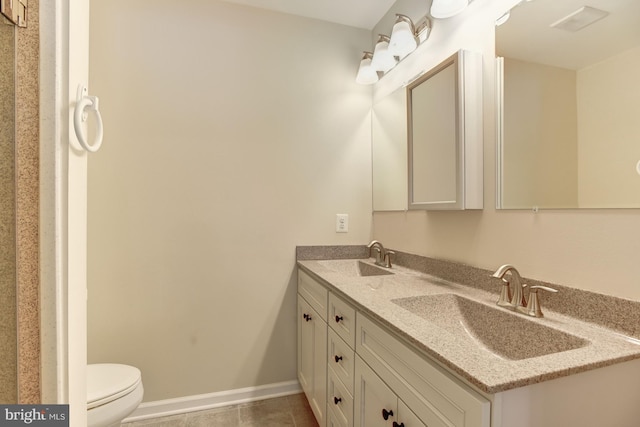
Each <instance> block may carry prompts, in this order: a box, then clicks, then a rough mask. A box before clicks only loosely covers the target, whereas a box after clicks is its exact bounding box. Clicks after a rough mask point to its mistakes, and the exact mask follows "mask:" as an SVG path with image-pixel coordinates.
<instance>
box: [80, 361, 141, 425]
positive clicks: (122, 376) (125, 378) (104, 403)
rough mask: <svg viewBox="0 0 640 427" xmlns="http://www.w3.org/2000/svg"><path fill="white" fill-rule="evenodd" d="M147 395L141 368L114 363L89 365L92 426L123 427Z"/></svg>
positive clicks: (89, 399) (90, 417)
mask: <svg viewBox="0 0 640 427" xmlns="http://www.w3.org/2000/svg"><path fill="white" fill-rule="evenodd" d="M143 393H144V389H143V388H142V376H141V374H140V370H139V369H138V368H134V367H133V366H127V365H119V364H113V363H101V364H95V365H88V366H87V419H88V425H89V427H111V426H119V425H120V423H121V422H122V420H124V419H125V418H126V417H127V416H128V415H129V414H131V413H132V412H133V411H134V410H135V409H136V408H137V407H138V405H140V402H142V394H143Z"/></svg>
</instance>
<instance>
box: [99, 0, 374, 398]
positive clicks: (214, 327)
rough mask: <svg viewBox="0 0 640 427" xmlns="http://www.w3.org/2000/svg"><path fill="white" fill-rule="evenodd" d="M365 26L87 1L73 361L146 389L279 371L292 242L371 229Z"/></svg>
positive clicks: (287, 357) (226, 386) (158, 3)
mask: <svg viewBox="0 0 640 427" xmlns="http://www.w3.org/2000/svg"><path fill="white" fill-rule="evenodd" d="M370 37H371V35H370V33H369V32H368V31H364V30H358V29H354V28H350V27H345V26H339V25H332V24H328V23H322V22H319V21H314V20H309V19H303V18H298V17H293V16H289V15H283V14H277V13H270V12H265V11H260V10H257V9H252V8H247V7H243V6H237V5H233V4H229V3H224V2H219V1H213V0H189V1H188V4H184V2H182V3H181V6H180V8H176V7H175V2H174V1H169V0H137V1H135V2H130V1H124V0H117V1H114V0H100V1H98V0H94V1H92V2H91V46H90V52H91V58H90V85H91V92H92V93H95V94H96V95H98V96H100V109H101V111H102V115H103V119H104V123H105V139H104V144H103V147H102V149H101V150H100V151H99V152H98V153H96V154H94V155H91V156H90V158H89V195H88V197H89V211H88V216H89V230H88V235H89V247H88V292H89V306H88V317H89V324H88V328H89V338H88V340H89V362H90V363H94V362H120V363H128V364H132V365H135V366H138V367H139V368H140V369H141V370H142V373H143V381H144V384H145V401H153V400H160V399H166V398H174V397H180V396H188V395H195V394H200V393H209V392H216V391H221V390H230V389H235V388H240V387H248V386H256V385H261V384H268V383H275V382H280V381H287V380H294V379H295V378H296V356H295V354H296V339H295V330H296V316H295V313H296V308H295V306H296V300H295V292H296V282H295V277H296V276H295V272H294V267H295V246H296V245H309V244H354V243H356V244H362V243H366V242H367V241H368V239H369V237H370V233H371V214H370V212H371V191H372V190H371V151H370V143H371V130H370V129H371V121H370V106H371V88H370V87H365V86H359V85H356V84H355V81H354V80H355V73H356V69H357V65H358V63H359V60H360V55H361V50H362V49H363V47H367V46H368V45H369V43H370ZM337 213H348V214H349V215H350V217H349V232H348V233H346V234H337V233H335V215H336V214H337Z"/></svg>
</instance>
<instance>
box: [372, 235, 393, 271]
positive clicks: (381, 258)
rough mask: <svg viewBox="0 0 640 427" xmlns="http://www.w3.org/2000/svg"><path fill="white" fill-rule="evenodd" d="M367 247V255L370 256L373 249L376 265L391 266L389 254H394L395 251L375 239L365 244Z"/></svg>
mask: <svg viewBox="0 0 640 427" xmlns="http://www.w3.org/2000/svg"><path fill="white" fill-rule="evenodd" d="M367 248H369V257H371V256H372V255H371V252H374V251H375V258H376V265H379V266H380V267H385V268H391V255H395V254H396V253H395V252H393V251H390V250H387V249H385V248H384V246H382V243H380V242H378V241H377V240H372V241H371V243H369V244H368V245H367Z"/></svg>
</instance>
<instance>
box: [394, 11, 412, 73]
mask: <svg viewBox="0 0 640 427" xmlns="http://www.w3.org/2000/svg"><path fill="white" fill-rule="evenodd" d="M417 47H418V42H417V41H416V29H415V27H414V26H413V21H411V18H409V17H408V16H406V15H401V14H399V13H397V14H396V23H395V24H393V30H392V31H391V38H390V40H389V51H391V53H392V54H393V55H394V56H397V57H398V58H399V60H400V61H402V59H403V58H404V57H405V56H407V55H408V54H410V53H411V52H413V51H414V50H416V48H417Z"/></svg>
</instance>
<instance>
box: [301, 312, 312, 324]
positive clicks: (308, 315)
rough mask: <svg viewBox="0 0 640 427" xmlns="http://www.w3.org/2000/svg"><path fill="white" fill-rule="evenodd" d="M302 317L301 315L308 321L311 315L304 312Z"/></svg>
mask: <svg viewBox="0 0 640 427" xmlns="http://www.w3.org/2000/svg"><path fill="white" fill-rule="evenodd" d="M302 317H303V318H304V320H306V321H307V322H308V321H309V320H311V315H310V314H307V313H304V314H303V315H302Z"/></svg>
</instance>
